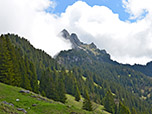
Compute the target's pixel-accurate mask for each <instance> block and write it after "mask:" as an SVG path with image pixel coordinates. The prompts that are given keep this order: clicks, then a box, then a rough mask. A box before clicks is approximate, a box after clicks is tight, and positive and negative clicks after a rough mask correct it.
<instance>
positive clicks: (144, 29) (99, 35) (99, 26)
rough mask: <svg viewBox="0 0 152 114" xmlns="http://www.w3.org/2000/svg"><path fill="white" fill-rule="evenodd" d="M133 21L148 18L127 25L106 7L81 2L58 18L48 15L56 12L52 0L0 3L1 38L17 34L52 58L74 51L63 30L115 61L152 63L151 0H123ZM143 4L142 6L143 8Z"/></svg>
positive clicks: (0, 1)
mask: <svg viewBox="0 0 152 114" xmlns="http://www.w3.org/2000/svg"><path fill="white" fill-rule="evenodd" d="M123 3H124V7H126V11H128V12H129V13H130V14H131V18H138V19H139V17H141V16H142V13H143V11H147V12H148V13H147V15H146V17H144V18H143V19H140V20H137V22H135V23H129V22H123V21H121V20H120V19H119V15H118V14H114V13H113V12H112V11H111V10H110V9H109V8H107V7H105V6H93V7H90V6H89V5H87V4H86V3H85V2H82V1H77V2H76V3H74V4H73V5H71V6H69V7H67V9H66V11H65V12H64V13H62V14H61V16H57V15H56V14H49V13H46V12H45V11H46V10H48V8H49V9H54V8H55V5H56V4H55V3H54V2H52V1H50V0H11V1H10V0H0V15H1V18H0V25H1V26H0V34H2V33H7V32H11V33H15V34H19V35H20V36H24V37H25V38H28V39H29V40H30V41H31V42H32V44H33V45H34V46H36V47H37V48H41V49H43V50H45V51H46V52H48V53H49V54H51V55H55V54H56V53H58V52H59V51H60V50H64V49H70V47H71V46H70V43H69V42H68V41H63V39H61V38H59V37H57V34H58V33H59V32H60V31H61V30H62V29H64V28H65V29H67V30H69V31H70V32H75V33H77V34H78V36H79V37H80V39H81V41H83V42H87V43H91V42H94V43H95V44H97V46H98V47H99V48H100V49H106V50H107V51H108V53H110V55H111V56H112V58H113V59H114V60H117V61H119V62H123V63H131V64H133V63H142V64H145V63H146V62H148V61H150V60H152V55H151V53H152V45H151V44H152V21H151V20H152V16H151V15H152V8H151V7H150V0H140V1H139V0H138V1H137V0H128V1H126V0H123ZM140 4H141V5H140ZM142 4H143V6H142Z"/></svg>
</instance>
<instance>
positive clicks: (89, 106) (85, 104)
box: [82, 90, 92, 111]
mask: <svg viewBox="0 0 152 114" xmlns="http://www.w3.org/2000/svg"><path fill="white" fill-rule="evenodd" d="M82 108H83V109H85V110H88V111H92V103H91V101H90V97H89V94H88V91H87V90H85V95H84V101H83V107H82Z"/></svg>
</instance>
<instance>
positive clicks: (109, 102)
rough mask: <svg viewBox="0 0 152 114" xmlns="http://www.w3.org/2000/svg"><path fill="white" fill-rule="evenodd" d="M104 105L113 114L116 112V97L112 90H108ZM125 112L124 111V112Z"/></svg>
mask: <svg viewBox="0 0 152 114" xmlns="http://www.w3.org/2000/svg"><path fill="white" fill-rule="evenodd" d="M102 102H103V105H104V107H105V109H106V111H108V112H110V113H112V114H115V107H116V105H115V102H114V97H113V95H112V93H111V91H109V90H108V91H107V93H106V95H105V97H104V98H103V101H102ZM122 114H123V113H122Z"/></svg>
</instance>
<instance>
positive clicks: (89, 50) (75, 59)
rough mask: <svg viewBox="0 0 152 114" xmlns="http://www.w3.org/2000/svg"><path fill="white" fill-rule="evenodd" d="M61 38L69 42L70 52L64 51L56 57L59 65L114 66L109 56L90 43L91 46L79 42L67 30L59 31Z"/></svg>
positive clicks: (75, 36) (74, 35) (76, 37)
mask: <svg viewBox="0 0 152 114" xmlns="http://www.w3.org/2000/svg"><path fill="white" fill-rule="evenodd" d="M60 34H61V36H62V37H63V38H65V39H67V40H70V42H71V44H72V50H71V51H64V52H61V53H60V54H59V55H58V62H59V63H60V64H62V63H63V64H66V63H67V64H68V63H79V62H81V63H82V64H83V63H90V64H92V63H93V61H94V62H97V61H98V62H106V63H111V64H116V62H114V61H112V60H111V59H110V55H109V54H108V53H107V52H106V51H105V50H100V49H98V48H97V47H96V45H95V44H94V43H93V42H92V43H91V44H85V43H83V42H81V41H80V40H79V38H78V36H77V35H76V34H75V33H72V34H71V35H70V34H69V32H68V31H67V30H65V29H64V30H62V31H61V33H60Z"/></svg>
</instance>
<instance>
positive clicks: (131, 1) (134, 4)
mask: <svg viewBox="0 0 152 114" xmlns="http://www.w3.org/2000/svg"><path fill="white" fill-rule="evenodd" d="M122 1H123V4H124V7H125V8H126V11H127V12H128V13H130V14H131V18H132V19H136V18H141V17H142V15H143V14H144V13H145V12H149V13H152V7H151V4H152V1H151V0H122Z"/></svg>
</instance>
